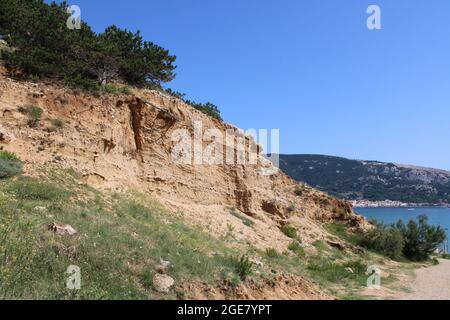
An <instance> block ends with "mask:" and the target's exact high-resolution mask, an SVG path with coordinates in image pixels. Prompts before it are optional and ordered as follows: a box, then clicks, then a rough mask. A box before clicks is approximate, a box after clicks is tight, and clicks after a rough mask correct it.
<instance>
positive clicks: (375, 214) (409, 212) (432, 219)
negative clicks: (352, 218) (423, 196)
mask: <svg viewBox="0 0 450 320" xmlns="http://www.w3.org/2000/svg"><path fill="white" fill-rule="evenodd" d="M355 211H356V212H357V213H358V214H360V215H362V216H364V217H366V218H368V219H375V220H377V221H379V222H383V223H385V224H391V223H395V222H397V221H398V220H400V219H401V220H403V222H405V223H407V222H408V221H409V220H411V219H416V218H417V217H418V216H420V215H426V216H427V217H428V223H430V224H433V225H436V226H441V227H442V228H444V229H445V230H446V232H447V239H449V238H450V237H449V236H450V233H449V232H450V208H425V207H423V208H355ZM445 245H446V246H447V248H448V243H445Z"/></svg>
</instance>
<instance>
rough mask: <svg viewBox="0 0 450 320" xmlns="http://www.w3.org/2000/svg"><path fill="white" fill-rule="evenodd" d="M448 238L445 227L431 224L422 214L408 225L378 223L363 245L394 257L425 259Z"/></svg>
mask: <svg viewBox="0 0 450 320" xmlns="http://www.w3.org/2000/svg"><path fill="white" fill-rule="evenodd" d="M446 238H447V236H446V233H445V231H444V229H442V228H441V227H436V226H431V225H429V224H428V218H427V216H424V215H422V216H419V217H418V218H417V222H416V221H414V220H410V221H409V222H408V224H406V225H405V224H404V223H403V222H402V221H398V222H397V223H396V224H394V225H390V226H386V225H382V224H376V225H375V228H374V229H372V230H371V231H369V232H367V233H366V234H365V235H364V237H363V239H362V241H361V245H362V246H364V247H366V248H368V249H372V250H375V251H377V252H379V253H381V254H384V255H386V256H388V257H390V258H393V259H397V258H399V257H400V256H401V255H403V256H404V257H405V258H407V259H409V260H412V261H425V260H428V259H429V258H430V254H431V253H432V252H433V251H434V250H436V248H438V247H439V245H441V244H442V243H443V242H444V241H445V239H446Z"/></svg>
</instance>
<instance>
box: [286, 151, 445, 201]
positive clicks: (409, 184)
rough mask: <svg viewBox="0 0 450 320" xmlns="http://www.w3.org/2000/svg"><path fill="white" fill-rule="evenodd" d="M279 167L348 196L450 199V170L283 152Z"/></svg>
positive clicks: (341, 195)
mask: <svg viewBox="0 0 450 320" xmlns="http://www.w3.org/2000/svg"><path fill="white" fill-rule="evenodd" d="M280 168H281V169H282V170H283V171H284V172H285V173H286V174H288V175H289V176H291V177H292V178H293V179H295V180H297V181H303V182H306V183H307V184H309V185H311V186H314V187H316V188H318V189H320V190H322V191H324V192H327V193H329V194H331V195H334V196H337V197H339V198H343V199H347V200H370V201H383V200H392V201H400V202H403V203H419V204H420V203H427V204H436V205H444V204H448V203H450V172H448V171H444V170H438V169H431V168H422V167H416V166H410V165H401V164H394V163H385V162H379V161H363V160H350V159H345V158H339V157H332V156H324V155H281V156H280Z"/></svg>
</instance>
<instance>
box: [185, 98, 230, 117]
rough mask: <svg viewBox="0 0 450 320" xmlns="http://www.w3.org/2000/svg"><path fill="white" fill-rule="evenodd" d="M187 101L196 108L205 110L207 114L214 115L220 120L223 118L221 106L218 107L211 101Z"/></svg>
mask: <svg viewBox="0 0 450 320" xmlns="http://www.w3.org/2000/svg"><path fill="white" fill-rule="evenodd" d="M185 102H186V103H188V104H190V105H191V106H193V107H194V108H195V109H197V110H199V111H201V112H203V113H204V114H206V115H208V116H210V117H213V118H215V119H218V120H222V117H221V115H220V110H219V107H217V106H216V105H214V104H212V103H211V102H207V103H199V102H194V101H191V100H185Z"/></svg>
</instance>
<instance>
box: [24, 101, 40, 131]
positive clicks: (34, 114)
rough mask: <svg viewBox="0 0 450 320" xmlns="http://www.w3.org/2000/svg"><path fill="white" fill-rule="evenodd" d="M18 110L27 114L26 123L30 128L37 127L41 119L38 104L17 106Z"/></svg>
mask: <svg viewBox="0 0 450 320" xmlns="http://www.w3.org/2000/svg"><path fill="white" fill-rule="evenodd" d="M18 111H19V112H21V113H23V114H26V115H27V116H28V121H27V124H28V126H29V127H31V128H35V127H37V125H38V124H39V122H40V121H41V117H42V113H43V110H42V109H41V108H40V107H38V106H24V107H19V109H18Z"/></svg>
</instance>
